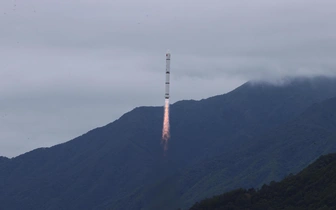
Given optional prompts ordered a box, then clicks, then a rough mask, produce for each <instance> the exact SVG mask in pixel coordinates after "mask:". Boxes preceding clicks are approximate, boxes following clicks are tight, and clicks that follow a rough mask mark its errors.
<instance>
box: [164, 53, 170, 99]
mask: <svg viewBox="0 0 336 210" xmlns="http://www.w3.org/2000/svg"><path fill="white" fill-rule="evenodd" d="M169 85H170V53H169V52H167V53H166V90H165V99H169Z"/></svg>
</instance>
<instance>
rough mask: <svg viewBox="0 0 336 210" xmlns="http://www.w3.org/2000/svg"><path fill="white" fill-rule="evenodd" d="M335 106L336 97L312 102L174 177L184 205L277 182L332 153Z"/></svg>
mask: <svg viewBox="0 0 336 210" xmlns="http://www.w3.org/2000/svg"><path fill="white" fill-rule="evenodd" d="M335 107H336V97H335V98H331V99H327V100H325V101H323V102H321V103H317V104H314V105H312V106H311V107H309V108H308V109H307V110H306V111H305V112H303V113H302V114H300V115H299V116H298V117H296V118H295V119H293V120H291V121H289V122H287V123H284V124H282V125H280V126H277V127H276V128H274V129H270V130H268V131H267V132H265V133H262V134H260V135H258V136H256V137H255V138H254V139H250V140H249V141H248V142H245V144H244V145H241V144H237V145H236V146H235V147H231V149H232V152H226V153H225V154H223V155H220V156H217V157H214V158H209V159H208V160H203V161H201V162H199V163H197V164H194V165H192V166H191V167H188V168H186V169H184V170H183V171H182V172H181V174H178V175H176V177H175V178H176V179H177V180H178V181H176V182H179V186H181V187H183V188H182V190H181V191H180V192H183V193H181V194H180V197H181V199H184V203H185V204H189V203H191V202H192V201H195V200H200V199H202V198H205V197H211V196H213V195H215V194H219V193H221V192H223V191H228V190H231V189H234V188H238V187H257V186H261V185H262V184H264V183H269V182H271V181H272V180H281V179H282V178H283V177H285V176H286V175H288V174H289V173H296V172H298V171H300V170H301V169H303V168H304V167H306V166H307V165H308V164H309V163H311V162H313V161H314V160H315V159H316V158H317V157H319V156H320V155H322V154H327V153H330V152H335V151H336V109H335ZM195 192H197V193H195ZM190 205H191V204H190ZM186 206H188V205H186Z"/></svg>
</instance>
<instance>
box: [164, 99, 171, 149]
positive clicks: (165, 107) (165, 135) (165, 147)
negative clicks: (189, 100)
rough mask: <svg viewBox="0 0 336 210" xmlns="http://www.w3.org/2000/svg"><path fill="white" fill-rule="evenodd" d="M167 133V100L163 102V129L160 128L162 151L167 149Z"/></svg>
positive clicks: (168, 135) (168, 134)
mask: <svg viewBox="0 0 336 210" xmlns="http://www.w3.org/2000/svg"><path fill="white" fill-rule="evenodd" d="M169 137H170V133H169V99H166V100H165V105H164V115H163V128H162V144H163V149H164V151H167V149H168V139H169Z"/></svg>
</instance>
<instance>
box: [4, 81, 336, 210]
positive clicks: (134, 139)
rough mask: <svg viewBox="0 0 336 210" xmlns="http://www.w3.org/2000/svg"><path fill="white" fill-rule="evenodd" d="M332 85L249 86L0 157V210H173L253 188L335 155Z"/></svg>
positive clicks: (141, 111) (335, 85) (141, 110)
mask: <svg viewBox="0 0 336 210" xmlns="http://www.w3.org/2000/svg"><path fill="white" fill-rule="evenodd" d="M332 97H336V79H335V78H326V77H316V78H294V79H291V80H290V81H289V82H286V83H284V84H282V85H279V84H277V85H274V84H270V83H265V82H262V83H260V82H258V83H255V82H248V83H245V84H244V85H242V86H240V87H238V88H236V89H235V90H233V91H231V92H229V93H227V94H223V95H219V96H214V97H210V98H208V99H204V100H200V101H193V100H188V101H179V102H177V103H175V104H173V105H172V106H171V109H170V113H171V139H170V140H169V144H168V147H169V149H168V152H167V154H166V156H164V155H163V149H162V146H161V145H160V140H161V131H162V120H163V108H162V107H138V108H135V109H133V110H132V111H130V112H128V113H126V114H124V115H123V116H122V117H120V118H119V119H118V120H116V121H114V122H112V123H110V124H108V125H106V126H103V127H100V128H96V129H94V130H91V131H89V132H88V133H86V134H84V135H82V136H79V137H77V138H75V139H73V140H71V141H69V142H66V143H63V144H60V145H56V146H54V147H51V148H40V149H36V150H33V151H31V152H28V153H25V154H23V155H20V156H18V157H15V158H12V159H4V158H0V209H120V210H121V209H130V210H132V209H134V210H135V209H158V208H160V209H172V208H177V207H187V206H190V205H192V204H193V203H194V202H195V201H198V200H201V199H204V198H205V197H210V196H213V195H215V194H219V193H222V192H224V191H227V190H231V189H234V188H237V187H245V186H246V187H249V186H251V187H257V186H260V185H261V184H264V183H267V182H269V181H272V180H279V179H281V178H283V177H284V176H286V175H288V174H289V173H295V172H298V171H299V170H301V169H302V168H304V167H306V166H307V165H308V164H309V163H311V162H312V161H313V160H315V159H316V158H317V157H319V156H320V155H321V154H325V153H326V152H330V151H335V149H336V148H335V147H333V145H335V144H334V143H335V142H333V139H332V136H333V135H334V133H333V131H334V130H335V127H334V124H333V123H334V122H335V119H334V118H333V116H335V115H334V114H335V112H334V111H333V109H332V107H334V104H333V103H334V102H335V99H330V98H332Z"/></svg>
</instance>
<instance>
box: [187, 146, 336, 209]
mask: <svg viewBox="0 0 336 210" xmlns="http://www.w3.org/2000/svg"><path fill="white" fill-rule="evenodd" d="M335 141H336V140H335ZM240 209H241V210H246V209H249V210H277V209H279V210H280V209H283V210H294V209H295V210H333V209H336V153H333V154H329V155H325V156H322V157H320V158H319V159H318V160H317V161H315V162H314V163H312V164H311V165H309V166H308V167H307V168H305V169H304V170H303V171H301V172H300V173H298V174H297V175H294V176H293V175H290V176H288V177H286V178H285V179H284V180H282V181H281V182H271V183H270V184H269V185H263V186H262V187H261V188H260V189H258V190H255V189H254V188H250V189H248V190H245V189H237V190H233V191H231V192H227V193H224V194H222V195H218V196H214V197H213V198H210V199H205V200H203V201H201V202H199V203H196V204H195V205H193V206H192V207H191V208H190V210H240Z"/></svg>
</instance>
